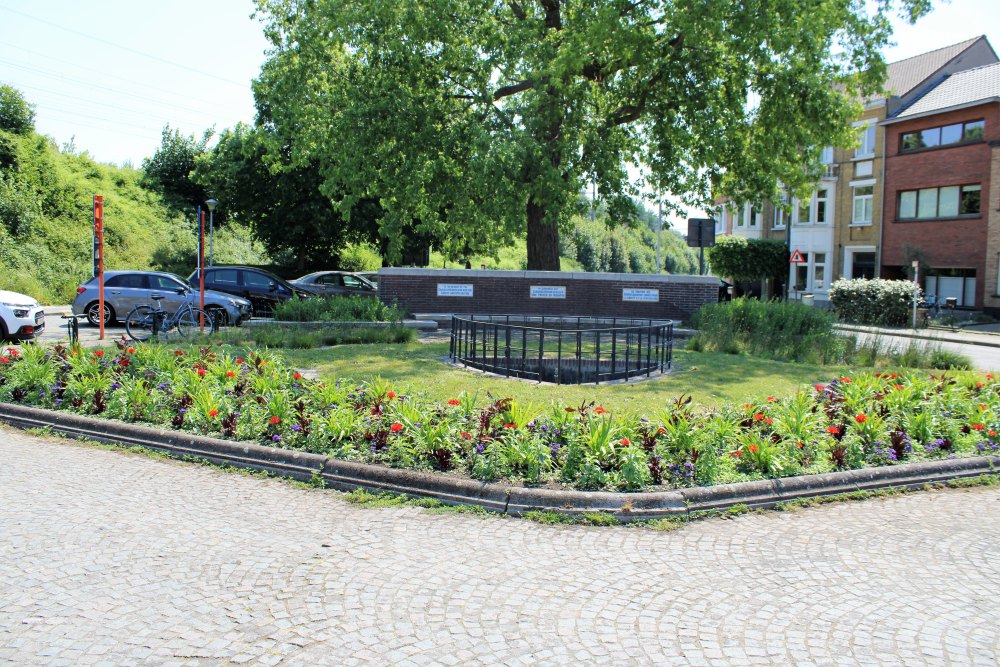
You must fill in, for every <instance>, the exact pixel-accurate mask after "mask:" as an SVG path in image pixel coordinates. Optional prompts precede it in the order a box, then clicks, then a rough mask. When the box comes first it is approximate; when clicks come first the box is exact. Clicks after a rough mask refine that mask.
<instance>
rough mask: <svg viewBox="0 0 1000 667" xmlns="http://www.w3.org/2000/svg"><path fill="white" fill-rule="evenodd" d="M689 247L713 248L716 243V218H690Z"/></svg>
mask: <svg viewBox="0 0 1000 667" xmlns="http://www.w3.org/2000/svg"><path fill="white" fill-rule="evenodd" d="M687 242H688V247H690V248H711V247H712V246H714V245H715V220H713V219H712V218H688V237H687Z"/></svg>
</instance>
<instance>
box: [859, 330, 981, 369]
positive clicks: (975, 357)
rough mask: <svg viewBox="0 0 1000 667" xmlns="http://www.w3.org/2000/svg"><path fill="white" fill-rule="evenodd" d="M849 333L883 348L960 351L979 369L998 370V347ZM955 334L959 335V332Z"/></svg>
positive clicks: (862, 340) (861, 340)
mask: <svg viewBox="0 0 1000 667" xmlns="http://www.w3.org/2000/svg"><path fill="white" fill-rule="evenodd" d="M851 335H854V336H857V337H858V340H859V341H860V342H868V341H874V340H877V341H878V342H879V344H880V345H881V346H882V347H883V348H885V347H886V346H887V345H890V346H893V347H894V348H895V349H897V350H905V349H907V348H908V347H910V346H911V345H919V346H923V347H928V348H931V349H939V348H940V349H942V350H951V351H953V352H960V353H962V354H964V355H966V356H967V357H969V358H970V359H971V360H972V363H973V365H974V366H975V367H976V368H979V369H981V370H1000V347H987V346H984V345H974V344H971V343H956V342H951V341H936V340H925V339H920V338H906V337H903V336H891V335H886V334H868V333H852V334H851ZM955 335H958V336H960V335H961V334H955Z"/></svg>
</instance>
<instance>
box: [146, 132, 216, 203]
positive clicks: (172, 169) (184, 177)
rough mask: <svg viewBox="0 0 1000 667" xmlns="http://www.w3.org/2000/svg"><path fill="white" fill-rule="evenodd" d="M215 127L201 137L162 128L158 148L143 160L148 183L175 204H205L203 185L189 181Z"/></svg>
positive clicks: (206, 196)
mask: <svg viewBox="0 0 1000 667" xmlns="http://www.w3.org/2000/svg"><path fill="white" fill-rule="evenodd" d="M213 134H214V130H207V131H206V132H205V134H204V136H203V137H202V138H201V139H195V138H194V135H190V136H184V135H183V134H181V132H180V130H176V129H175V130H171V129H170V125H167V126H165V127H164V128H163V132H162V136H161V141H160V147H159V148H157V149H156V152H155V153H153V156H152V157H149V158H146V159H145V160H143V161H142V171H143V173H144V174H145V176H146V179H147V181H148V183H149V185H151V186H153V187H154V188H156V189H158V190H159V191H161V192H162V193H163V194H164V195H166V197H168V199H170V200H171V201H172V203H173V204H174V205H176V206H181V207H184V206H188V207H194V206H198V205H201V204H204V203H205V200H206V199H208V195H207V194H206V192H205V188H204V187H202V186H201V185H199V184H198V183H195V182H194V181H193V180H191V172H192V171H193V170H194V166H195V160H196V159H197V158H198V156H200V155H202V154H204V153H205V151H206V147H207V145H208V140H209V139H210V138H211V137H212V135H213Z"/></svg>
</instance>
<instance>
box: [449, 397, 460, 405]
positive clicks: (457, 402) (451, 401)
mask: <svg viewBox="0 0 1000 667" xmlns="http://www.w3.org/2000/svg"><path fill="white" fill-rule="evenodd" d="M461 404H462V401H460V400H458V399H457V398H449V399H448V405H461Z"/></svg>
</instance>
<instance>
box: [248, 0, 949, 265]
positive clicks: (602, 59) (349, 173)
mask: <svg viewBox="0 0 1000 667" xmlns="http://www.w3.org/2000/svg"><path fill="white" fill-rule="evenodd" d="M930 1H931V0H873V2H868V3H865V2H859V1H858V0H816V1H810V2H801V1H798V0H701V1H699V2H682V1H681V0H530V1H529V0H506V1H502V0H425V1H423V2H412V0H353V1H351V2H343V1H342V0H309V1H308V2H306V1H301V0H257V3H258V7H259V9H260V11H261V14H262V16H263V18H264V22H265V32H266V34H267V36H268V38H269V39H270V40H271V42H272V43H273V45H274V48H273V49H272V52H271V54H270V58H269V60H268V62H267V63H266V64H265V66H264V69H263V71H262V74H261V77H260V79H259V80H258V82H257V84H256V85H257V94H258V99H264V100H266V103H267V104H268V105H269V106H270V111H271V114H272V117H273V120H274V123H275V124H276V126H278V127H279V128H281V130H282V132H283V133H286V134H287V135H288V136H290V137H291V138H292V139H293V143H292V149H293V153H292V154H293V156H294V159H296V160H309V159H316V160H318V161H319V164H320V168H321V171H322V174H323V177H324V191H325V192H327V193H328V194H329V195H330V196H331V197H333V198H334V199H335V200H336V201H337V203H338V205H339V206H340V207H341V208H342V210H343V211H344V212H345V213H347V212H348V211H349V209H350V208H351V207H352V206H353V204H354V203H355V202H356V201H358V200H359V199H361V198H364V197H378V198H379V200H380V201H381V204H382V207H383V209H384V211H385V216H384V217H383V218H382V221H381V225H382V226H383V233H384V234H385V235H386V236H388V237H390V238H392V237H393V236H394V231H397V230H399V229H401V228H402V226H403V225H404V224H405V223H406V222H407V221H410V220H412V219H413V218H416V219H417V220H418V221H419V225H418V228H421V229H422V231H426V232H429V233H430V235H431V236H435V237H440V236H445V235H447V234H450V235H452V236H456V237H458V236H460V237H462V238H463V239H471V240H473V241H474V242H475V243H477V244H481V245H487V246H488V245H490V244H496V243H500V242H503V241H505V240H507V239H509V238H510V237H511V236H512V235H514V234H524V233H526V234H527V241H528V267H529V268H531V269H558V268H559V244H558V236H559V230H560V226H562V225H565V223H566V222H567V221H568V219H569V216H570V215H571V213H572V212H573V209H574V207H575V204H576V202H577V193H578V192H580V190H581V188H582V186H583V185H584V183H585V182H588V181H595V182H596V183H597V184H598V191H599V193H600V197H601V199H602V200H603V204H604V206H605V207H606V209H607V211H608V213H609V215H610V217H611V219H612V222H616V221H618V220H621V219H623V218H627V217H629V216H631V215H632V214H633V213H634V207H633V205H632V199H631V196H633V195H635V194H636V193H635V187H636V184H634V183H630V182H629V176H628V170H627V168H626V165H628V164H633V165H645V170H646V175H645V183H644V184H645V185H647V186H649V187H651V188H653V189H655V190H656V191H659V192H670V193H672V194H674V195H675V196H678V197H680V198H681V202H682V203H684V204H688V205H701V206H705V205H708V204H709V203H710V202H711V199H712V196H713V195H730V196H734V197H736V198H738V199H742V200H749V199H757V198H760V197H766V196H769V195H772V194H773V193H775V192H776V190H777V184H778V183H779V182H780V183H782V184H784V185H785V186H787V187H791V188H793V189H796V188H800V189H804V188H806V187H807V185H806V184H807V183H808V182H809V181H810V180H811V179H813V178H814V177H816V175H817V173H816V170H815V169H813V168H810V165H813V164H815V163H817V162H818V151H819V150H820V148H821V147H823V146H826V145H831V144H833V145H842V146H843V145H848V144H849V143H850V142H851V139H852V137H851V134H850V120H851V119H852V118H853V117H854V115H855V113H856V111H857V109H858V106H857V102H856V101H857V100H859V99H863V98H864V97H865V96H866V95H868V94H871V93H873V92H875V91H876V90H877V89H878V87H879V85H880V82H881V80H882V78H883V76H884V72H885V64H884V62H883V60H882V58H881V56H880V54H879V49H880V48H881V47H883V46H884V45H885V44H886V43H887V42H888V40H889V37H890V34H891V28H890V21H889V19H888V15H889V13H891V12H892V11H894V10H895V9H897V8H898V9H899V10H900V11H901V12H903V13H904V14H905V15H906V16H907V17H908V18H909V19H911V20H915V19H916V18H917V17H918V16H920V15H921V14H923V13H924V12H926V11H927V10H928V9H929V5H930ZM393 250H398V248H397V247H395V246H394V247H393Z"/></svg>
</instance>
